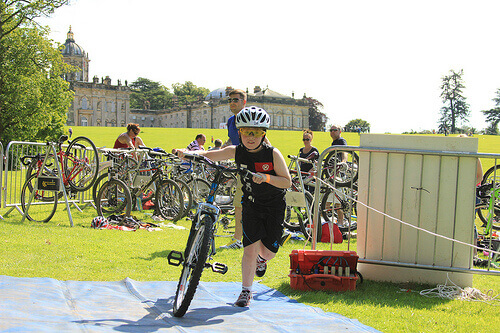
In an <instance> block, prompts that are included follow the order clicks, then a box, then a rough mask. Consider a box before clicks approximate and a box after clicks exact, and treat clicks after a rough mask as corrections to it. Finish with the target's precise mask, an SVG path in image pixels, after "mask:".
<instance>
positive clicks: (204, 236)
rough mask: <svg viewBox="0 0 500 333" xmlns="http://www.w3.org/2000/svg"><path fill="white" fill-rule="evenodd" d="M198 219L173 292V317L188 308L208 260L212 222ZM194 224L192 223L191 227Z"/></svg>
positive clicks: (207, 217)
mask: <svg viewBox="0 0 500 333" xmlns="http://www.w3.org/2000/svg"><path fill="white" fill-rule="evenodd" d="M200 218H201V220H200V221H201V223H200V224H199V227H198V229H191V232H190V235H189V239H188V245H187V246H188V248H186V251H185V258H184V262H183V267H182V273H181V276H180V278H179V283H178V284H177V290H176V292H175V298H174V305H173V314H174V316H175V317H182V316H184V314H185V313H186V311H187V309H188V308H189V305H190V304H191V301H192V300H193V297H194V294H195V292H196V288H197V287H198V283H199V282H200V278H201V274H202V273H203V269H204V268H205V263H206V261H207V258H208V252H209V249H210V243H211V239H212V232H213V230H212V224H213V220H212V218H211V217H210V216H209V215H202V216H200ZM195 224H196V223H193V226H194V225H195Z"/></svg>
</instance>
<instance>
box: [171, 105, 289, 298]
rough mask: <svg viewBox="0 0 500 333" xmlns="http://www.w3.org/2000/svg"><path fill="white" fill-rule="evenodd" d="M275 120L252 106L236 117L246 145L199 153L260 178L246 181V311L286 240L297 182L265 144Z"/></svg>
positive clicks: (243, 295)
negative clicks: (256, 282)
mask: <svg viewBox="0 0 500 333" xmlns="http://www.w3.org/2000/svg"><path fill="white" fill-rule="evenodd" d="M269 125H270V118H269V115H268V114H267V112H266V111H265V110H264V109H261V108H258V107H255V106H251V107H247V108H244V109H243V110H241V111H240V112H239V113H238V114H237V115H236V127H237V128H238V133H239V138H240V144H239V145H238V146H228V147H226V148H223V149H220V150H215V151H201V152H197V153H198V154H199V155H203V156H206V157H207V158H209V159H211V160H213V161H221V160H226V159H229V158H234V159H235V161H236V164H237V165H238V166H242V167H245V168H247V169H249V170H250V171H252V172H255V173H256V175H254V176H253V177H241V181H242V183H243V187H242V190H243V200H242V206H243V212H242V224H243V258H242V260H241V272H242V291H241V293H240V296H239V297H238V299H237V300H236V302H235V303H234V305H235V306H240V307H246V306H248V305H249V303H250V300H251V299H252V284H253V279H254V274H255V275H257V276H258V277H262V276H264V274H265V272H266V268H267V261H269V260H271V259H272V258H274V256H275V255H276V252H278V248H279V244H280V240H281V236H282V234H283V220H284V212H285V207H286V204H285V189H286V188H288V187H290V186H291V178H290V174H289V173H288V169H287V166H286V163H285V159H284V158H283V155H281V153H280V151H279V150H278V149H276V148H274V147H271V146H269V145H268V144H266V143H265V142H264V140H265V136H266V130H267V129H268V128H269ZM175 152H179V156H182V155H183V154H182V151H180V150H174V153H175Z"/></svg>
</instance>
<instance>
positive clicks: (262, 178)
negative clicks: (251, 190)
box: [252, 172, 266, 184]
mask: <svg viewBox="0 0 500 333" xmlns="http://www.w3.org/2000/svg"><path fill="white" fill-rule="evenodd" d="M252 180H253V182H254V183H255V184H262V183H265V182H266V175H265V174H263V173H260V172H258V173H256V174H254V175H253V177H252Z"/></svg>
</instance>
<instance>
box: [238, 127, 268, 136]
mask: <svg viewBox="0 0 500 333" xmlns="http://www.w3.org/2000/svg"><path fill="white" fill-rule="evenodd" d="M240 133H241V134H242V135H244V136H253V137H259V136H264V134H266V131H264V130H261V129H246V128H240Z"/></svg>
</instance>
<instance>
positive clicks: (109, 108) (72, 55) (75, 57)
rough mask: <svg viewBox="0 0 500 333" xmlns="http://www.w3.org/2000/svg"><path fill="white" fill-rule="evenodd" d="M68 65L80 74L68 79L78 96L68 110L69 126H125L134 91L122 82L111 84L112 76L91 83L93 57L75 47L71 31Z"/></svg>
mask: <svg viewBox="0 0 500 333" xmlns="http://www.w3.org/2000/svg"><path fill="white" fill-rule="evenodd" d="M62 54H63V59H64V61H65V62H66V63H69V64H70V65H73V66H75V67H77V68H78V71H76V72H73V73H69V74H66V75H65V79H66V80H67V81H69V82H70V89H71V90H73V91H74V92H75V95H74V98H73V103H71V106H70V108H69V110H68V120H67V124H68V125H69V126H71V125H76V126H122V127H123V126H125V125H126V124H127V122H128V120H129V118H130V88H129V87H128V86H127V82H126V81H125V85H122V84H121V82H120V80H118V83H117V84H116V85H113V84H111V79H110V78H109V76H106V78H101V79H100V80H99V78H98V77H94V78H93V79H92V82H89V62H90V60H89V57H88V54H87V53H86V52H85V51H84V50H83V48H82V47H81V46H79V45H78V44H76V43H75V39H74V36H73V32H72V31H71V27H70V28H69V32H68V38H67V39H66V42H65V43H64V48H63V49H62Z"/></svg>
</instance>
